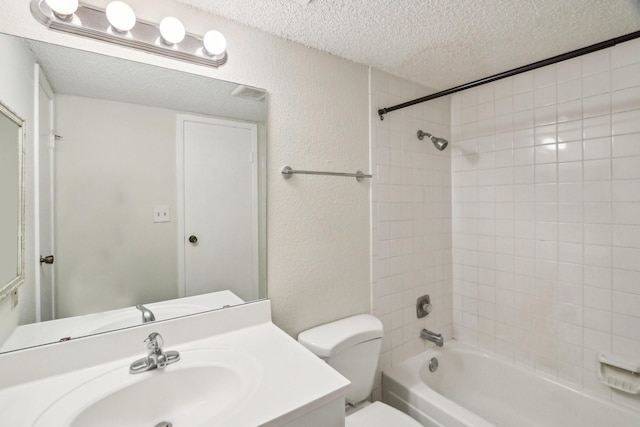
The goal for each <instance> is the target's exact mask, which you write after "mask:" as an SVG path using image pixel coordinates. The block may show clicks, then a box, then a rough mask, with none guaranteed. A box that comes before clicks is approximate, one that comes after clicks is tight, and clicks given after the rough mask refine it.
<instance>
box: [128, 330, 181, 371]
mask: <svg viewBox="0 0 640 427" xmlns="http://www.w3.org/2000/svg"><path fill="white" fill-rule="evenodd" d="M144 342H145V343H146V344H147V349H148V350H149V354H148V355H147V357H143V358H142V359H138V360H136V361H135V362H133V363H132V364H131V366H129V373H130V374H139V373H141V372H146V371H150V370H152V369H157V368H160V369H162V368H164V367H165V366H167V365H170V364H172V363H176V362H177V361H178V360H180V353H178V352H177V351H173V350H172V351H167V352H164V351H162V346H163V345H164V340H163V339H162V335H160V334H159V333H157V332H153V333H152V334H150V335H149V336H148V337H147V339H146V340H144Z"/></svg>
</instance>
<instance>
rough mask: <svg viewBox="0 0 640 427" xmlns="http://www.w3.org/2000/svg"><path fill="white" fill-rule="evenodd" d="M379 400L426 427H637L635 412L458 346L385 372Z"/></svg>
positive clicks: (454, 344)
mask: <svg viewBox="0 0 640 427" xmlns="http://www.w3.org/2000/svg"><path fill="white" fill-rule="evenodd" d="M433 357H436V358H437V359H438V363H439V367H438V369H437V370H436V371H435V372H433V373H432V372H429V361H430V360H431V358H433ZM594 363H595V361H594ZM382 400H383V401H384V402H386V403H388V404H390V405H391V406H394V407H396V408H398V409H400V410H401V411H403V412H406V413H408V414H409V415H411V416H412V417H414V418H415V419H417V420H418V421H420V422H421V423H422V424H423V425H425V426H428V427H463V426H464V427H495V426H501V427H511V426H514V427H534V426H536V427H556V426H557V427H574V426H575V427H627V426H629V427H631V426H634V427H638V426H640V413H638V412H633V411H631V410H627V409H625V408H622V407H619V406H617V405H614V404H612V403H610V402H608V401H605V400H600V399H597V398H593V397H591V396H587V395H585V394H583V393H581V392H579V391H576V390H573V389H571V388H568V387H565V386H563V385H561V384H559V383H556V382H554V381H551V380H549V379H547V378H544V377H541V376H538V375H536V374H535V373H534V372H533V371H531V370H528V369H526V368H522V367H520V366H517V365H515V364H512V363H509V362H506V361H503V360H502V359H500V358H497V357H493V356H489V355H486V354H484V353H482V352H480V351H478V350H476V349H473V348H471V347H468V346H466V345H464V344H461V343H458V342H456V341H448V342H446V343H445V345H444V348H438V349H433V350H429V351H427V352H425V353H423V354H420V355H418V356H416V357H414V358H412V359H409V360H407V361H406V362H404V363H402V364H401V365H399V366H396V367H393V368H391V369H390V370H388V371H385V372H384V373H383V374H382Z"/></svg>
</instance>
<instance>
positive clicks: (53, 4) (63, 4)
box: [45, 0, 78, 19]
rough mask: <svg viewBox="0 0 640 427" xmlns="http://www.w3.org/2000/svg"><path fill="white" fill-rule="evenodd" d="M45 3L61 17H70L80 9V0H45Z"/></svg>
mask: <svg viewBox="0 0 640 427" xmlns="http://www.w3.org/2000/svg"><path fill="white" fill-rule="evenodd" d="M45 3H47V6H49V7H50V8H51V10H53V13H54V15H56V16H57V17H58V18H61V19H69V18H70V17H71V16H72V15H73V14H74V13H75V12H76V10H78V0H45Z"/></svg>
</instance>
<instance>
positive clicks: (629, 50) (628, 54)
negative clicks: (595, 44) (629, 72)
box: [611, 39, 640, 68]
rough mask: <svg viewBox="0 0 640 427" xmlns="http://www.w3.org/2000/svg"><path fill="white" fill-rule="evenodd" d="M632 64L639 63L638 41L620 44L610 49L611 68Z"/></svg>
mask: <svg viewBox="0 0 640 427" xmlns="http://www.w3.org/2000/svg"><path fill="white" fill-rule="evenodd" d="M634 63H640V40H638V39H635V40H631V41H628V42H625V43H620V44H617V45H616V46H614V47H613V48H612V49H611V66H612V67H613V68H619V67H624V66H626V65H631V64H634Z"/></svg>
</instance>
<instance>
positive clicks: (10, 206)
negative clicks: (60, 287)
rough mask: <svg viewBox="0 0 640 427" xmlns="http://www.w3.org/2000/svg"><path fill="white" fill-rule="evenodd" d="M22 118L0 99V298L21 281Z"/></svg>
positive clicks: (22, 280)
mask: <svg viewBox="0 0 640 427" xmlns="http://www.w3.org/2000/svg"><path fill="white" fill-rule="evenodd" d="M23 141H24V121H23V120H22V119H21V118H20V117H18V116H17V115H16V114H15V113H13V112H12V111H11V109H10V108H9V107H8V106H6V105H4V104H2V103H1V102H0V200H2V201H3V202H2V203H3V208H2V209H0V236H2V239H0V301H2V300H4V299H5V298H7V297H9V296H10V295H11V293H12V292H13V291H14V290H15V289H16V288H17V287H18V286H20V285H21V284H22V283H23V282H24V256H23V254H24V247H23V244H22V235H23V232H24V203H23V191H24V189H23V185H22V174H23V172H22V171H23Z"/></svg>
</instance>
